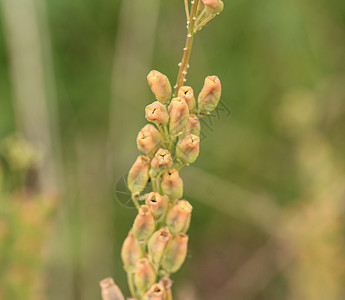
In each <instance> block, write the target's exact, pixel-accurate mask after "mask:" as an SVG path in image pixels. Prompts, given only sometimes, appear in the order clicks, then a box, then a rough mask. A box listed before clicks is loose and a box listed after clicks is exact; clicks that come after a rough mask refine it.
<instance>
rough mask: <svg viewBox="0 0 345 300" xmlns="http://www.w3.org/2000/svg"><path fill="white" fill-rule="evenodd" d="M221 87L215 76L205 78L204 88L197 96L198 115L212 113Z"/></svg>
mask: <svg viewBox="0 0 345 300" xmlns="http://www.w3.org/2000/svg"><path fill="white" fill-rule="evenodd" d="M221 93H222V87H221V84H220V80H219V78H218V77H217V76H207V77H206V78H205V83H204V86H203V88H202V90H201V92H200V94H199V96H198V104H199V106H198V109H199V113H200V114H203V115H205V114H207V113H210V112H212V111H213V110H214V109H215V108H216V106H217V105H218V102H219V99H220V95H221Z"/></svg>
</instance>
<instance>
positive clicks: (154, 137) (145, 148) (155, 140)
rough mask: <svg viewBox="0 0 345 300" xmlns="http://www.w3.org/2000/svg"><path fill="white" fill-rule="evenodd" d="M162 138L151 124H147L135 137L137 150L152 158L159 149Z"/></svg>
mask: <svg viewBox="0 0 345 300" xmlns="http://www.w3.org/2000/svg"><path fill="white" fill-rule="evenodd" d="M161 144H162V136H161V134H160V133H159V131H158V130H157V128H156V127H154V126H153V125H152V124H147V125H145V126H144V128H143V129H141V130H140V131H139V134H138V136H137V145H138V149H139V151H141V152H144V153H145V154H146V155H148V156H150V157H152V156H153V155H154V154H155V153H156V152H157V150H158V149H159V148H160V147H161Z"/></svg>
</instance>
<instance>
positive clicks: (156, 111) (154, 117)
mask: <svg viewBox="0 0 345 300" xmlns="http://www.w3.org/2000/svg"><path fill="white" fill-rule="evenodd" d="M145 118H146V119H147V120H148V121H149V122H153V123H155V124H157V125H167V124H168V123H169V115H168V112H167V109H166V107H165V106H164V105H163V104H162V103H160V102H158V101H155V102H153V103H151V104H149V105H148V106H146V108H145Z"/></svg>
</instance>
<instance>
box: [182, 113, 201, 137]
mask: <svg viewBox="0 0 345 300" xmlns="http://www.w3.org/2000/svg"><path fill="white" fill-rule="evenodd" d="M188 134H194V135H197V136H200V122H199V119H198V117H197V116H196V115H194V114H190V115H189V118H188V123H187V126H186V131H185V136H187V135H188Z"/></svg>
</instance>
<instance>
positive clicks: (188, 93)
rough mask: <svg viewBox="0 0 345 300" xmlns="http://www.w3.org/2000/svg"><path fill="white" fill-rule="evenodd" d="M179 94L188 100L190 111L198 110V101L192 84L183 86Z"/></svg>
mask: <svg viewBox="0 0 345 300" xmlns="http://www.w3.org/2000/svg"><path fill="white" fill-rule="evenodd" d="M177 96H178V97H180V98H182V99H184V100H185V101H186V103H187V105H188V109H189V113H195V112H196V101H195V98H194V91H193V89H192V88H191V87H190V86H181V87H180V89H179V91H178V93H177Z"/></svg>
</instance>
